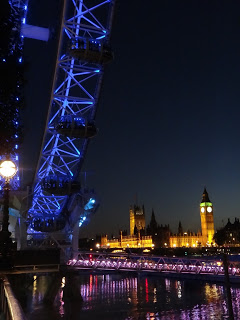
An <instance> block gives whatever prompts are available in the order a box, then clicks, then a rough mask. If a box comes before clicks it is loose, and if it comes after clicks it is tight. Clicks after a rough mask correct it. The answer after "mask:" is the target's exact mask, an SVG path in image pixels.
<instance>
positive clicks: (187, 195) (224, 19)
mask: <svg viewBox="0 0 240 320" xmlns="http://www.w3.org/2000/svg"><path fill="white" fill-rule="evenodd" d="M58 2H59V1H57V0H52V1H50V3H48V1H47V0H43V1H41V2H40V3H39V1H36V0H30V1H29V15H28V17H27V23H29V24H36V25H40V26H48V25H50V27H51V28H52V29H53V30H54V28H55V26H56V24H57V22H58V18H57V15H55V13H56V7H57V5H58ZM140 2H141V1H137V0H131V1H126V0H122V1H120V0H119V2H118V5H117V8H116V12H115V20H114V24H113V29H112V48H113V50H114V55H115V58H114V61H113V63H111V64H110V65H108V66H107V67H106V70H105V76H104V86H103V90H102V92H101V99H100V103H99V107H98V112H97V119H96V120H97V125H98V127H99V133H98V135H97V136H96V137H95V138H94V139H92V141H91V143H90V146H89V149H88V152H87V156H86V158H85V163H84V168H83V170H86V171H87V172H89V173H88V174H87V184H88V185H89V186H90V187H94V188H95V190H96V192H97V194H98V195H99V197H100V201H101V206H100V208H99V210H98V211H97V213H96V214H95V215H94V216H92V218H91V221H90V222H89V224H88V225H87V226H85V227H83V228H82V229H81V235H82V236H93V235H95V234H96V233H108V234H112V233H115V234H117V232H118V230H119V229H126V228H129V206H130V205H131V204H133V203H134V202H136V201H137V202H138V204H140V205H142V204H144V205H145V210H146V220H147V222H149V219H150V214H151V210H152V208H153V209H154V211H155V215H156V219H157V222H158V223H159V224H161V223H162V224H170V228H171V230H172V231H176V228H177V225H178V222H179V220H181V222H182V225H183V228H184V229H185V230H187V229H192V230H193V231H197V230H198V229H199V228H200V214H199V203H200V201H201V195H202V192H203V189H204V187H205V186H206V188H207V190H208V192H209V196H210V199H211V201H212V202H213V205H214V221H215V226H216V227H221V226H222V225H223V223H224V224H225V223H226V222H227V218H231V219H232V220H233V218H234V217H239V215H240V214H239V213H240V210H239V194H240V126H239V121H240V109H239V102H240V97H239V88H240V80H239V79H240V64H239V61H240V58H239V55H240V1H238V0H235V1H231V0H225V1H222V0H215V1H214V0H211V1H207V0H191V1H190V0H189V1H187V0H182V1H180V0H161V1H159V0H158V1H157V0H151V1H149V2H148V4H146V3H145V2H144V4H143V2H141V4H140ZM31 6H32V7H31ZM33 6H34V8H33ZM51 13H52V14H51ZM54 48H55V41H54V39H53V40H51V41H50V42H49V43H47V44H46V43H40V42H37V41H33V40H28V39H26V41H25V56H26V59H27V61H28V63H29V69H28V72H27V80H28V84H27V87H26V103H27V106H26V111H25V116H24V121H25V122H24V125H25V132H26V136H25V140H24V144H23V148H22V150H23V151H22V153H23V154H22V167H23V182H24V183H29V181H30V180H31V177H32V175H33V172H34V169H35V167H36V162H37V159H38V153H39V150H40V143H41V137H42V134H43V130H44V129H43V128H44V121H45V118H46V112H47V108H48V99H49V94H50V88H51V81H50V80H51V72H52V70H53V64H54V56H55V52H54ZM36 123H37V124H36Z"/></svg>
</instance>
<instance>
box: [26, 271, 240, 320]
mask: <svg viewBox="0 0 240 320" xmlns="http://www.w3.org/2000/svg"><path fill="white" fill-rule="evenodd" d="M47 282H48V278H47V277H43V276H41V277H39V278H38V279H36V281H35V282H34V283H33V287H32V288H31V290H30V291H29V293H31V297H30V295H29V299H28V305H27V309H26V310H27V313H28V318H29V319H31V320H33V319H41V320H42V319H51V320H55V319H72V320H80V319H81V320H85V319H86V320H94V319H98V320H125V319H128V320H133V319H139V320H140V319H146V320H154V319H161V320H164V319H169V320H178V319H179V320H188V319H194V320H200V319H201V320H208V319H212V320H217V319H228V316H227V305H226V298H225V292H224V287H223V286H222V285H216V284H210V283H202V282H199V281H182V280H181V281H178V280H175V279H164V278H158V277H156V276H152V277H149V276H148V277H146V276H143V275H141V276H125V275H121V274H110V275H108V274H107V275H96V274H81V275H78V276H77V277H76V283H78V286H79V288H80V291H81V294H82V297H83V302H82V303H77V304H73V305H71V304H69V303H67V304H66V303H65V304H64V302H63V300H62V289H61V290H60V291H59V294H58V296H57V298H56V301H55V307H54V308H50V307H49V308H47V307H45V306H44V305H43V304H42V303H41V301H42V298H43V295H44V292H45V290H46V285H47ZM63 285H64V284H63ZM232 297H233V309H234V314H235V318H236V319H240V288H232Z"/></svg>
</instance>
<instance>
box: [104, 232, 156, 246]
mask: <svg viewBox="0 0 240 320" xmlns="http://www.w3.org/2000/svg"><path fill="white" fill-rule="evenodd" d="M152 246H153V243H152V237H151V236H141V235H140V232H138V234H137V235H132V236H131V235H128V236H123V235H122V232H121V233H120V237H119V238H117V239H108V237H107V235H105V236H103V237H101V247H102V248H122V249H126V248H152Z"/></svg>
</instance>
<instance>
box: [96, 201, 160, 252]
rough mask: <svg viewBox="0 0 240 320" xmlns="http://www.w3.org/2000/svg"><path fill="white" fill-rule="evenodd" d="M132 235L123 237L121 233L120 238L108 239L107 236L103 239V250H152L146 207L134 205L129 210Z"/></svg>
mask: <svg viewBox="0 0 240 320" xmlns="http://www.w3.org/2000/svg"><path fill="white" fill-rule="evenodd" d="M129 220H130V235H126V236H123V235H122V231H121V232H120V236H119V238H115V239H108V237H107V235H105V236H102V237H101V247H102V248H110V249H111V248H122V249H125V248H152V247H153V246H154V245H153V242H152V236H146V235H142V233H144V234H145V225H146V222H145V210H144V206H142V208H141V207H139V206H137V205H133V206H131V207H130V210H129Z"/></svg>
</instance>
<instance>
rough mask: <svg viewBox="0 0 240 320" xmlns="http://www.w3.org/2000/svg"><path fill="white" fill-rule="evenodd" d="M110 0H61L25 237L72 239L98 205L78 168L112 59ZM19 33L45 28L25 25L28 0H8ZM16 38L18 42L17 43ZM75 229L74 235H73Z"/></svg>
mask: <svg viewBox="0 0 240 320" xmlns="http://www.w3.org/2000/svg"><path fill="white" fill-rule="evenodd" d="M114 2H115V1H114V0H105V1H100V0H77V1H75V0H63V1H62V2H61V6H62V11H61V26H60V29H61V30H60V33H59V39H58V46H57V59H56V65H55V72H54V77H53V84H52V89H51V99H50V103H49V107H48V114H47V121H46V125H45V130H44V136H43V140H42V146H41V150H40V153H39V160H38V165H37V169H36V173H35V178H34V186H33V192H32V204H31V206H30V208H29V210H28V214H27V236H28V239H32V240H36V241H44V240H45V239H46V238H47V239H52V240H53V241H55V242H56V243H57V244H59V242H58V240H57V239H61V240H63V239H64V241H65V243H72V242H73V238H75V243H76V241H77V238H78V230H79V227H81V226H82V224H83V223H84V222H85V221H86V220H87V219H88V218H89V216H90V215H91V214H92V213H94V212H95V211H96V210H97V208H98V205H99V201H98V200H97V196H96V194H95V192H94V190H91V189H88V188H86V187H85V186H84V187H83V186H82V185H81V181H80V173H81V168H82V164H83V161H84V158H85V155H86V151H87V147H88V144H89V141H90V139H92V138H93V137H94V136H95V135H96V134H97V131H98V129H97V126H96V122H95V117H96V110H97V107H98V103H99V94H100V90H101V84H102V79H103V73H104V68H105V65H106V64H107V63H109V62H110V61H111V60H112V57H113V55H112V51H111V48H110V43H109V40H110V32H111V26H112V19H113V11H114ZM12 5H13V6H15V7H17V8H18V10H20V9H19V8H21V10H20V11H19V12H20V14H21V15H22V16H21V35H20V39H21V41H22V42H23V40H24V37H31V38H35V39H39V40H45V41H47V40H48V37H49V30H48V29H46V28H39V27H34V26H28V25H27V24H26V19H27V15H26V12H27V5H28V1H15V2H14V1H12ZM22 42H21V43H22ZM74 235H75V236H74Z"/></svg>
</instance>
